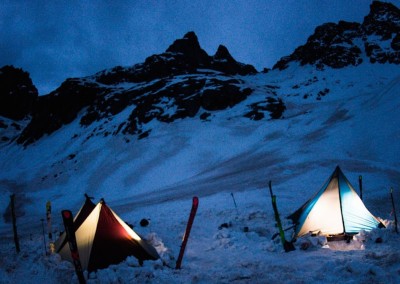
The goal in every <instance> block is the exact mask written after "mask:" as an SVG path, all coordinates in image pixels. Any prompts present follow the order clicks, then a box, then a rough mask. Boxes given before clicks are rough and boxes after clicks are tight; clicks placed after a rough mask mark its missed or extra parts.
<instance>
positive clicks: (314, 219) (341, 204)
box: [288, 166, 384, 237]
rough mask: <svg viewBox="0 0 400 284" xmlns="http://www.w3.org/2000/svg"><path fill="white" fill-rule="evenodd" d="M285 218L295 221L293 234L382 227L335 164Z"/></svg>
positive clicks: (342, 232) (353, 231)
mask: <svg viewBox="0 0 400 284" xmlns="http://www.w3.org/2000/svg"><path fill="white" fill-rule="evenodd" d="M288 218H289V219H292V220H293V223H294V224H295V237H301V236H304V235H306V234H308V233H312V234H320V235H325V236H328V237H329V236H337V235H353V234H357V233H359V232H360V231H362V230H365V231H370V230H372V229H375V228H377V227H384V225H383V224H382V223H381V222H380V221H379V220H378V219H377V218H376V217H374V216H373V215H372V214H371V213H370V212H369V211H368V209H367V208H366V207H365V205H364V203H363V202H362V200H361V199H360V197H359V196H358V194H357V193H356V191H355V190H354V188H353V187H352V185H351V184H350V182H349V181H348V179H347V178H346V177H345V175H344V174H343V172H342V171H341V169H340V168H339V166H337V167H336V169H335V171H334V172H333V173H332V175H331V176H330V177H329V179H328V180H327V182H326V183H325V184H324V185H323V187H322V188H321V190H320V191H318V192H317V193H316V194H315V195H314V196H313V197H312V198H311V199H309V200H308V201H307V202H306V203H305V204H304V205H303V206H301V207H300V208H299V209H298V210H297V211H296V212H294V213H293V214H292V215H290V216H288Z"/></svg>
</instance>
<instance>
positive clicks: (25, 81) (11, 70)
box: [0, 66, 38, 120]
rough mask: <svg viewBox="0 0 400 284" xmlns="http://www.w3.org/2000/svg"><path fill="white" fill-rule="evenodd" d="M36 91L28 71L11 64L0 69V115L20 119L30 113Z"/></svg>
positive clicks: (36, 94) (36, 95)
mask: <svg viewBox="0 0 400 284" xmlns="http://www.w3.org/2000/svg"><path fill="white" fill-rule="evenodd" d="M37 97H38V91H37V89H36V87H35V86H34V85H33V83H32V80H31V78H30V77H29V73H28V72H25V71H23V70H22V69H20V68H15V67H13V66H4V67H2V68H1V69H0V116H4V117H7V118H10V119H13V120H21V119H23V118H24V117H26V116H27V115H28V114H30V113H31V111H32V107H33V104H34V102H35V100H36V98H37Z"/></svg>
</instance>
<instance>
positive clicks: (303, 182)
mask: <svg viewBox="0 0 400 284" xmlns="http://www.w3.org/2000/svg"><path fill="white" fill-rule="evenodd" d="M392 36H393V38H395V37H396V35H395V34H393V35H392ZM397 36H398V35H397ZM360 50H361V52H360V53H359V54H358V55H357V56H358V58H360V59H362V60H361V63H360V64H356V65H353V64H349V65H346V66H345V67H342V68H330V67H329V66H325V67H324V68H316V65H317V64H314V65H310V64H305V65H302V64H301V62H299V61H296V60H286V63H287V66H286V68H285V69H284V70H279V68H276V69H274V70H272V71H269V72H268V73H257V74H248V75H238V74H237V73H236V75H232V74H227V73H224V72H222V71H218V70H212V69H196V71H195V72H193V73H184V74H183V73H179V74H175V76H173V77H171V78H167V79H165V78H164V79H159V78H158V79H157V78H152V79H151V80H150V81H145V82H139V83H138V82H134V81H132V80H131V81H129V80H125V79H124V80H123V81H121V82H114V83H113V84H111V85H107V84H106V83H105V82H99V80H98V78H99V74H103V75H106V74H109V75H110V74H111V75H112V74H114V73H115V72H117V71H118V70H121V69H116V70H110V71H108V73H107V72H101V73H99V74H96V75H94V76H91V77H88V78H81V79H79V80H78V81H79V82H78V83H77V84H78V85H80V86H83V87H82V88H83V89H79V90H80V91H82V92H81V94H82V95H85V94H87V93H85V92H84V90H88V89H85V88H89V87H88V86H92V87H93V86H94V85H95V87H94V88H95V89H96V90H98V91H99V92H100V93H101V94H102V96H103V97H104V98H105V99H104V100H99V98H95V96H98V93H97V94H95V95H94V100H93V103H92V102H91V103H90V104H89V105H88V104H86V102H82V106H83V107H82V108H80V109H79V108H77V109H76V110H77V112H76V117H74V118H72V119H67V120H66V121H68V123H60V124H57V123H58V121H57V122H55V123H54V125H56V126H57V127H54V128H52V131H48V132H46V131H47V130H46V131H45V132H43V133H42V134H43V135H42V136H35V139H31V140H29V143H27V144H25V146H23V145H21V144H17V143H16V141H17V138H16V137H17V135H18V133H17V130H16V128H15V126H14V127H11V125H12V123H13V121H12V120H10V119H6V118H4V119H3V120H2V123H3V125H7V127H3V128H0V131H2V132H1V135H8V136H10V137H12V139H11V142H10V141H9V140H7V141H3V142H2V144H0V169H1V171H0V182H1V191H0V207H1V208H6V207H7V206H8V204H9V196H10V194H13V193H15V194H16V198H17V202H18V203H17V212H18V215H19V216H18V230H19V234H20V242H21V253H20V254H18V255H17V254H15V252H14V247H13V243H12V226H11V223H10V221H9V215H8V214H9V212H8V211H7V210H6V212H4V218H2V219H1V221H0V232H1V234H2V238H1V241H0V245H1V253H0V257H1V258H0V263H1V268H2V269H0V279H1V280H0V282H1V283H37V282H40V281H46V282H47V283H69V282H73V281H76V277H75V275H74V269H73V267H72V265H71V264H70V263H67V262H62V261H61V260H60V258H59V256H58V255H51V256H45V255H44V248H43V236H42V224H41V221H40V220H41V219H42V218H44V215H45V204H46V202H47V201H48V200H51V202H52V206H53V229H54V231H55V233H57V232H59V231H61V230H63V229H62V224H61V218H60V214H59V212H60V211H61V210H62V209H71V210H72V211H73V212H77V210H78V209H79V207H80V205H81V204H82V203H83V201H84V198H83V194H84V193H88V194H89V195H91V196H94V197H95V199H96V200H99V199H100V198H104V199H105V200H106V201H107V204H108V205H109V206H110V207H111V208H112V209H113V210H114V211H115V212H116V213H117V214H119V215H120V216H121V217H122V218H123V219H124V220H125V221H127V222H129V223H132V224H134V230H136V231H137V232H138V233H139V234H141V235H143V236H144V237H146V238H147V239H148V240H149V241H151V242H152V243H153V244H154V245H155V246H156V248H157V250H158V251H159V253H160V255H161V256H162V258H163V260H164V261H165V262H166V263H168V264H170V265H171V266H173V265H174V259H173V258H174V257H176V256H177V254H178V251H179V246H180V240H181V237H182V234H183V231H184V229H185V225H186V224H185V223H186V220H187V217H188V213H189V210H190V205H191V198H192V196H195V195H196V196H198V197H199V198H200V206H199V210H198V215H197V217H196V219H195V222H194V225H193V231H192V233H191V238H190V240H189V244H188V247H187V251H186V255H185V258H184V261H183V265H182V266H183V269H182V270H180V271H175V270H173V269H171V268H168V267H167V266H163V265H162V263H161V262H160V261H157V262H151V261H149V262H146V263H145V265H144V266H143V267H139V266H138V265H137V262H136V260H135V259H133V258H132V259H128V260H127V261H126V262H124V263H122V264H119V265H116V266H112V267H110V268H108V269H105V270H102V271H98V272H97V273H96V274H92V275H90V279H89V282H90V283H131V282H140V283H153V282H154V283H192V282H193V283H231V282H238V283H276V282H284V283H303V282H310V281H313V282H317V283H318V282H326V283H336V282H338V281H340V282H343V283H362V282H371V283H383V282H385V283H397V282H399V280H400V275H399V270H400V265H399V260H400V253H399V252H398V248H399V245H398V238H399V237H398V235H397V234H395V233H394V232H393V224H392V221H393V215H391V214H392V208H391V203H390V195H389V189H390V187H393V188H394V190H395V195H394V196H395V200H396V202H397V203H396V206H397V205H398V206H397V207H398V208H400V204H398V200H400V194H399V193H398V192H399V190H400V188H398V185H399V184H400V172H399V166H400V162H399V160H398V157H399V153H400V146H399V143H398V139H399V138H400V132H399V130H398V125H399V123H400V113H399V111H398V109H399V107H400V98H399V93H400V68H399V66H398V65H397V64H393V63H388V62H386V63H385V64H381V63H378V62H375V63H371V62H370V60H369V58H370V55H369V54H368V53H367V51H366V50H362V49H360ZM198 52H199V53H200V54H202V53H201V51H198ZM170 56H172V55H171V54H170ZM172 57H173V56H172ZM215 57H216V56H214V59H215ZM225 57H227V56H226V55H225ZM160 58H161V57H160ZM160 58H159V59H160ZM168 58H169V57H168ZM202 58H203V59H204V58H205V59H204V60H205V61H204V62H206V63H204V62H203V61H202V62H203V63H201V64H203V65H204V66H203V67H207V68H210V66H211V65H212V64H211V63H210V62H213V61H207V60H211V59H209V58H208V57H205V56H204V55H202ZM218 58H219V60H220V57H218ZM153 59H154V58H153ZM196 64H197V63H196ZM207 64H208V65H207ZM235 66H237V65H235ZM238 66H244V65H240V64H239V65H238ZM139 67H140V66H139ZM141 67H143V66H141ZM135 68H138V66H136V67H135ZM135 68H133V69H132V70H136V69H135ZM132 70H130V71H129V72H133V71H132ZM185 70H186V69H185ZM113 72H114V73H113ZM118 72H119V71H118ZM185 72H186V71H185ZM125 74H127V73H125ZM135 74H136V73H135ZM103 75H102V76H103ZM111 77H112V76H111ZM102 78H103V79H104V78H105V77H102ZM75 82H77V81H75ZM199 82H202V83H199ZM213 82H214V83H215V84H214V85H213V84H212V83H213ZM221 82H222V83H221ZM69 84H70V85H69ZM71 84H72V85H73V84H75V83H73V82H72V81H69V83H66V84H65V85H64V87H63V88H60V89H59V90H58V91H55V92H54V94H53V95H52V97H48V98H44V99H43V100H49V101H50V100H56V99H55V98H53V97H57V96H64V94H65V93H68V92H66V91H65V90H68V88H66V87H68V86H72V85H71ZM85 84H86V85H85ZM190 84H193V85H194V86H200V87H198V89H196V88H197V87H195V88H194V89H193V88H192V89H191V93H190V97H189V98H196V99H195V102H196V107H198V109H197V110H196V111H193V112H190V111H191V110H192V109H191V108H190V107H188V105H185V104H184V103H183V102H185V101H186V100H187V99H188V98H187V97H186V96H185V95H187V94H186V93H185V92H184V90H186V86H187V85H190ZM198 84H200V85H198ZM228 85H229V86H230V87H226V86H228ZM155 86H158V89H156V90H155V89H154V88H155ZM177 86H179V87H177ZM221 86H222V87H221ZM232 86H233V87H232ZM146 88H147V89H146ZM223 88H232V89H230V90H236V91H237V94H238V95H239V96H241V95H240V94H243V91H244V90H246V89H247V90H251V93H246V94H245V95H243V96H241V97H240V99H238V100H235V101H234V103H232V104H228V105H227V106H225V105H224V107H223V108H217V109H212V107H210V104H207V103H205V100H204V98H203V95H204V94H205V93H206V94H207V92H205V90H211V91H209V94H212V93H213V90H222V89H223ZM70 90H71V89H70ZM74 90H75V89H74ZM137 90H147V91H146V92H142V91H140V94H139V93H135V92H136V91H137ZM168 90H179V92H180V91H182V96H175V97H174V100H173V97H172V96H170V97H169V96H167V95H166V94H167V91H168ZM61 91H62V92H61ZM137 92H139V91H137ZM78 93H79V92H77V93H76V94H78ZM119 94H128V96H129V103H126V104H125V105H124V108H118V107H117V109H118V111H110V113H111V114H110V113H108V112H107V104H106V103H105V102H109V103H111V104H112V105H113V106H115V103H116V102H118V101H119V100H123V96H122V95H119ZM129 94H130V95H129ZM138 94H139V95H138ZM160 94H161V95H160ZM179 94H180V93H179ZM179 94H178V95H179ZM90 95H91V94H89V95H88V96H90ZM137 95H138V96H137ZM149 98H150V99H149ZM224 98H226V97H224ZM197 100H199V102H200V103H199V104H197V102H198V101H197ZM177 101H178V102H177ZM224 102H225V101H224ZM213 103H219V102H218V100H217V101H214V102H213ZM280 103H281V104H280ZM49 105H51V104H49ZM138 105H140V106H141V107H143V108H144V109H145V110H147V111H146V112H145V113H144V116H142V117H140V112H138V111H137V112H136V114H137V115H138V116H137V117H139V118H140V119H141V120H140V121H139V120H135V116H133V115H132V113H135V109H138ZM212 105H214V104H212ZM218 105H219V106H221V105H220V104H218ZM207 106H208V107H209V108H208V109H205V108H207ZM277 106H278V107H277ZM103 107H104V108H103ZM182 107H186V108H185V112H180V115H181V116H175V115H176V114H177V113H179V110H181V109H182ZM276 108H278V110H279V111H278V113H279V114H280V115H277V116H275V115H274V113H276V112H275V111H276ZM186 111H187V112H186ZM94 113H96V115H95V119H90V117H91V116H90V115H91V114H94ZM40 115H41V114H40V113H39V112H38V117H39V116H40ZM38 117H36V118H34V119H43V117H42V118H40V117H39V118H38ZM49 117H52V116H49ZM60 117H61V116H60ZM172 117H173V119H172ZM53 118H54V116H53ZM83 118H85V119H83ZM127 118H128V121H130V122H132V121H136V123H137V124H135V125H136V127H138V128H136V130H140V131H136V132H135V131H133V132H129V131H126V132H124V131H122V129H123V127H126V125H127V124H126V123H127ZM149 118H151V119H149ZM168 118H171V119H168ZM46 119H47V118H46ZM46 119H45V120H42V121H47V120H46ZM82 119H83V120H82ZM32 121H33V120H32ZM37 121H41V120H37ZM50 121H51V120H50ZM82 121H86V122H88V123H82ZM18 123H20V124H21V125H23V126H25V125H26V124H27V122H26V121H20V122H18ZM124 123H125V124H124ZM128 124H129V123H128ZM8 125H10V126H8ZM54 125H53V126H54ZM121 125H122V126H121ZM130 125H131V126H132V125H134V124H130ZM31 129H33V130H35V129H36V130H37V128H34V127H31ZM49 129H50V128H49ZM31 133H33V132H31ZM46 133H47V134H46ZM144 133H147V134H148V135H142V134H144ZM26 137H27V136H26ZM23 141H28V140H23ZM336 165H339V166H340V167H341V168H342V170H343V171H344V174H345V175H346V176H347V177H348V178H349V180H350V182H351V183H352V184H353V186H354V187H355V188H357V180H358V176H359V175H362V176H363V181H364V193H363V197H364V202H365V204H366V206H367V208H368V209H369V210H370V211H371V212H372V213H373V214H374V215H376V216H378V217H380V218H382V219H383V220H385V223H386V224H388V229H385V230H377V231H373V232H368V233H367V232H362V233H361V234H360V235H357V236H356V237H355V239H354V240H353V241H352V242H351V243H350V244H345V243H344V244H343V243H329V244H328V245H327V244H326V243H325V241H324V239H323V238H313V239H304V240H299V241H298V242H296V247H297V250H296V251H294V252H290V253H284V252H283V249H282V247H281V245H280V242H279V238H275V239H274V240H271V238H272V236H273V235H274V234H275V233H276V232H277V229H276V227H275V222H274V215H273V212H272V206H271V204H270V198H269V193H268V192H267V190H266V189H267V184H268V181H269V180H272V184H273V186H274V188H275V193H276V195H277V200H278V207H279V210H280V212H281V214H282V217H284V216H287V215H289V214H290V213H292V212H293V211H295V210H296V209H297V208H298V207H299V206H301V205H302V204H303V203H304V202H305V201H306V200H307V199H308V198H309V197H311V196H312V194H314V193H315V192H316V191H317V190H319V189H320V187H321V186H322V185H323V183H324V182H325V180H326V179H327V178H328V177H329V175H330V174H331V173H332V171H333V170H334V169H335V167H336ZM232 195H234V197H235V200H236V203H237V205H238V208H237V209H236V208H235V205H234V202H233V199H232ZM142 218H147V219H149V220H150V226H148V227H141V226H140V225H139V222H140V220H141V219H142ZM284 223H285V224H284V225H285V227H287V226H289V225H290V224H289V222H288V221H286V220H285V221H284ZM290 233H291V231H288V232H287V237H288V238H289V237H290ZM378 238H380V239H381V240H382V243H376V242H375V241H376V240H377V239H378ZM305 243H307V245H305ZM306 246H309V248H308V250H302V249H301V247H303V248H305V247H306ZM349 250H351V251H349Z"/></svg>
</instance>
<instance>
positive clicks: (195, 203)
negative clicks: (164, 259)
mask: <svg viewBox="0 0 400 284" xmlns="http://www.w3.org/2000/svg"><path fill="white" fill-rule="evenodd" d="M197 207H199V199H198V198H197V197H196V196H195V197H193V202H192V209H191V210H190V215H189V221H188V223H187V225H186V230H185V234H184V235H183V239H182V244H181V249H180V251H179V256H178V260H177V261H176V266H175V269H180V268H181V264H182V259H183V254H184V253H185V248H186V244H187V241H188V239H189V234H190V230H191V229H192V225H193V221H194V217H195V216H196V212H197Z"/></svg>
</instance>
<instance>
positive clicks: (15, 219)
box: [10, 194, 21, 253]
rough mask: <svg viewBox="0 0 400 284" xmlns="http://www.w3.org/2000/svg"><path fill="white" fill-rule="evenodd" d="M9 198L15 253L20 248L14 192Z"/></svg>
mask: <svg viewBox="0 0 400 284" xmlns="http://www.w3.org/2000/svg"><path fill="white" fill-rule="evenodd" d="M10 199H11V217H12V222H13V231H14V242H15V250H16V251H17V253H19V252H20V251H21V250H20V249H19V239H18V233H17V217H16V215H15V194H12V195H10Z"/></svg>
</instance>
